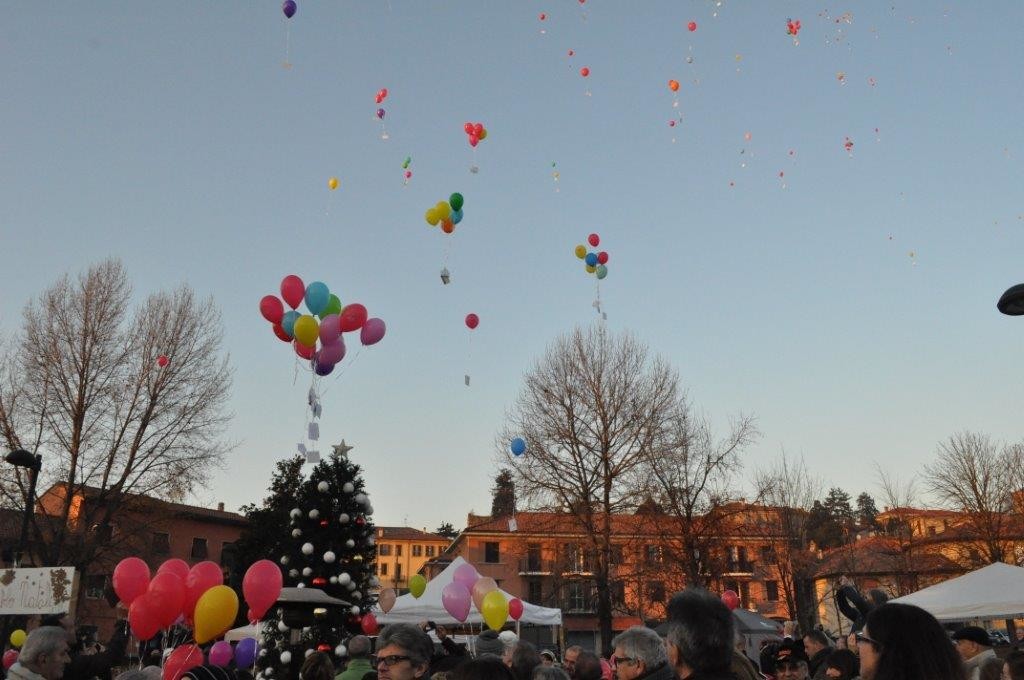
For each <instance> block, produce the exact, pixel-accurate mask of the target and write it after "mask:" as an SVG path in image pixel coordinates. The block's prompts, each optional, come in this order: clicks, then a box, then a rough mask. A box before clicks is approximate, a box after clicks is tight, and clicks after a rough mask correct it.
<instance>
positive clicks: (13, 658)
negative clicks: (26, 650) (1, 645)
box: [4, 649, 18, 671]
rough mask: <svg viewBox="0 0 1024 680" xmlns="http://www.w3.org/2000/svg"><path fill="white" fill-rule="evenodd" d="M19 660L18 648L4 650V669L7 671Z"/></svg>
mask: <svg viewBox="0 0 1024 680" xmlns="http://www.w3.org/2000/svg"><path fill="white" fill-rule="evenodd" d="M17 662H18V650H16V649H8V650H7V651H6V652H4V670H5V671H6V670H7V669H9V668H10V667H11V666H13V665H14V664H15V663H17Z"/></svg>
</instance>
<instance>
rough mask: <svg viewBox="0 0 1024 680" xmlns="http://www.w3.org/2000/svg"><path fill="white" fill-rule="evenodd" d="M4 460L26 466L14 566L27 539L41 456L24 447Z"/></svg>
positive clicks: (9, 454)
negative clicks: (26, 496) (22, 507)
mask: <svg viewBox="0 0 1024 680" xmlns="http://www.w3.org/2000/svg"><path fill="white" fill-rule="evenodd" d="M4 460H6V461H7V462H8V463H10V464H11V465H13V466H15V467H23V468H28V470H29V481H28V500H27V501H26V502H25V514H24V515H23V516H22V518H21V537H20V538H18V549H17V551H16V552H15V553H14V566H15V568H17V567H20V566H21V557H22V555H23V554H24V552H25V542H26V541H27V540H28V522H29V520H30V519H31V518H32V510H33V508H34V507H35V502H36V480H37V479H38V478H39V470H40V469H41V468H42V467H43V457H42V456H41V455H39V454H38V453H37V454H35V455H32V454H31V453H29V452H28V451H26V450H25V449H16V450H14V451H11V452H10V453H8V454H7V455H6V456H5V457H4Z"/></svg>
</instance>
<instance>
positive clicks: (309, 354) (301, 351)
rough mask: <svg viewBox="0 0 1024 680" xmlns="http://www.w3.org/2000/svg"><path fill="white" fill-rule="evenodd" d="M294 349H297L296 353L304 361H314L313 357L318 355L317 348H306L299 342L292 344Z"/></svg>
mask: <svg viewBox="0 0 1024 680" xmlns="http://www.w3.org/2000/svg"><path fill="white" fill-rule="evenodd" d="M292 347H294V348H295V353H296V354H298V355H299V356H300V357H301V358H303V359H312V358H313V355H314V354H316V347H306V346H305V345H303V344H301V343H300V342H299V341H298V340H296V341H295V342H293V343H292Z"/></svg>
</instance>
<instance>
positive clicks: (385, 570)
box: [377, 562, 388, 576]
mask: <svg viewBox="0 0 1024 680" xmlns="http://www.w3.org/2000/svg"><path fill="white" fill-rule="evenodd" d="M377 567H378V568H379V569H380V575H381V576H387V575H388V563H387V562H381V563H380V564H378V565H377Z"/></svg>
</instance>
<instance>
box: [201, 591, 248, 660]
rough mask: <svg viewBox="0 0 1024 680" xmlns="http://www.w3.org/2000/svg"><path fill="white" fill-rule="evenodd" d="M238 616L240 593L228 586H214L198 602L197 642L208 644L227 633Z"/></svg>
mask: <svg viewBox="0 0 1024 680" xmlns="http://www.w3.org/2000/svg"><path fill="white" fill-rule="evenodd" d="M236 616H238V595H236V594H235V591H233V590H232V589H231V588H229V587H228V586H224V585H220V586H214V587H212V588H210V589H209V590H207V591H206V592H205V593H203V596H202V597H200V598H199V602H197V603H196V613H195V616H194V618H195V622H196V629H195V634H196V643H198V644H200V645H202V644H206V643H207V642H209V641H210V640H213V639H214V638H219V637H220V636H221V635H223V634H224V633H226V632H227V631H228V629H230V628H231V625H232V624H233V623H234V622H235V617H236Z"/></svg>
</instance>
